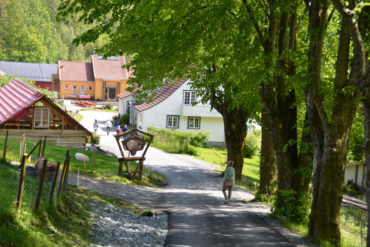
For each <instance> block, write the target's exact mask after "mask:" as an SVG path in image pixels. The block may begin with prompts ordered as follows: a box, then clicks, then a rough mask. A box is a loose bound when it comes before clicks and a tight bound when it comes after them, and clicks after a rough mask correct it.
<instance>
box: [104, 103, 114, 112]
mask: <svg viewBox="0 0 370 247" xmlns="http://www.w3.org/2000/svg"><path fill="white" fill-rule="evenodd" d="M104 109H107V110H112V109H113V104H112V103H110V102H109V103H106V104H105V105H104Z"/></svg>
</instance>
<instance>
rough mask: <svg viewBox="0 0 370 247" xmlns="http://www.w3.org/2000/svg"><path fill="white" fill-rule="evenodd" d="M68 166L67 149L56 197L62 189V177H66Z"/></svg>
mask: <svg viewBox="0 0 370 247" xmlns="http://www.w3.org/2000/svg"><path fill="white" fill-rule="evenodd" d="M68 167H69V151H67V153H66V159H65V161H64V166H63V172H62V176H61V177H60V182H59V188H58V194H57V198H58V197H59V196H60V191H61V190H62V187H63V186H64V179H65V177H66V174H67V169H68Z"/></svg>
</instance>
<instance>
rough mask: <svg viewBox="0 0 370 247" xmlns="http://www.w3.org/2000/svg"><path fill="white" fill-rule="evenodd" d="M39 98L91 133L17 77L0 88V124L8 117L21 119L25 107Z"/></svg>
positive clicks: (25, 112)
mask: <svg viewBox="0 0 370 247" xmlns="http://www.w3.org/2000/svg"><path fill="white" fill-rule="evenodd" d="M41 99H45V100H46V101H48V102H49V103H50V104H51V105H52V106H53V107H54V108H55V109H56V110H58V111H59V112H60V113H61V114H63V115H64V116H65V117H66V118H68V119H70V120H71V121H73V122H74V123H75V124H76V125H77V126H79V127H80V128H81V129H83V130H85V131H86V132H87V133H88V134H89V135H91V133H90V131H88V130H87V129H86V128H84V127H83V126H82V125H81V124H80V123H79V122H77V121H76V120H75V119H74V118H72V117H71V116H69V115H68V114H67V113H66V112H65V111H64V110H63V109H62V108H60V107H59V106H58V105H56V104H55V103H54V102H53V101H52V100H50V99H49V98H48V97H46V95H44V94H43V93H41V92H39V91H37V90H36V89H34V88H33V87H31V86H30V85H28V84H26V83H24V82H23V81H20V80H17V79H15V80H14V81H12V82H10V83H9V84H7V85H6V86H4V87H2V88H0V124H3V123H5V122H7V121H8V120H10V119H15V120H19V119H21V118H22V117H23V116H24V115H25V114H27V112H28V111H27V108H29V107H30V106H32V105H33V104H35V103H36V102H37V101H39V100H41Z"/></svg>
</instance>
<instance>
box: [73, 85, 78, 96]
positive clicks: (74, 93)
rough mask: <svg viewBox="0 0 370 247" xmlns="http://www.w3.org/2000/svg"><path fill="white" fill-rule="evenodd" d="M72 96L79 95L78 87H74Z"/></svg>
mask: <svg viewBox="0 0 370 247" xmlns="http://www.w3.org/2000/svg"><path fill="white" fill-rule="evenodd" d="M72 94H73V95H77V86H73V90H72Z"/></svg>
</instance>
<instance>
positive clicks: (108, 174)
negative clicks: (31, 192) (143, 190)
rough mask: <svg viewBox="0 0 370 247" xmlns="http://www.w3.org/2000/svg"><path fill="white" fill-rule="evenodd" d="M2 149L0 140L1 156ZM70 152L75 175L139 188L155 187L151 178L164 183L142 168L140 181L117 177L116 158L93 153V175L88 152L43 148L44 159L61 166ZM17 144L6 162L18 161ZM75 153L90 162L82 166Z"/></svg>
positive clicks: (52, 146)
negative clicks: (87, 158) (67, 152)
mask: <svg viewBox="0 0 370 247" xmlns="http://www.w3.org/2000/svg"><path fill="white" fill-rule="evenodd" d="M12 143H14V140H9V142H8V145H7V146H8V147H10V145H11V144H12ZM34 145H35V142H27V148H26V152H27V151H30V150H31V149H32V147H33V146H34ZM3 147H4V139H3V138H1V139H0V154H1V155H2V152H3ZM67 150H69V151H70V171H72V172H74V173H77V172H78V171H79V172H80V174H81V175H89V176H94V177H98V178H104V179H107V180H110V181H113V182H120V183H124V184H132V185H140V186H152V187H157V185H155V184H154V183H153V181H154V180H155V179H153V178H159V179H161V180H162V181H166V180H165V179H164V178H163V177H162V176H160V175H159V174H156V173H154V172H152V171H150V170H148V169H146V168H145V167H144V171H143V172H144V176H143V179H142V180H138V179H135V180H129V179H128V178H126V177H120V176H118V175H117V173H118V161H117V158H116V157H111V156H108V155H105V154H101V153H95V166H94V173H92V170H91V161H92V153H91V152H89V151H86V150H84V149H75V148H67V147H60V146H56V145H53V144H49V143H47V144H46V148H45V157H46V158H47V159H48V161H50V162H54V163H56V162H61V164H63V162H64V160H65V155H66V151H67ZM19 153H20V152H19V144H17V145H16V146H15V147H14V148H13V149H11V150H10V151H9V152H8V153H7V155H6V158H7V159H8V160H14V161H19V160H20V157H19ZM76 153H83V154H85V155H87V156H89V159H90V162H87V163H86V164H84V163H83V162H82V161H78V160H76V158H75V154H76ZM36 156H37V150H36V151H35V152H34V153H33V155H31V157H32V159H30V160H29V161H28V163H29V164H33V163H35V161H36V160H35V159H36V158H35V157H36ZM135 168H136V163H134V162H132V163H131V166H130V169H131V170H134V169H135Z"/></svg>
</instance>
